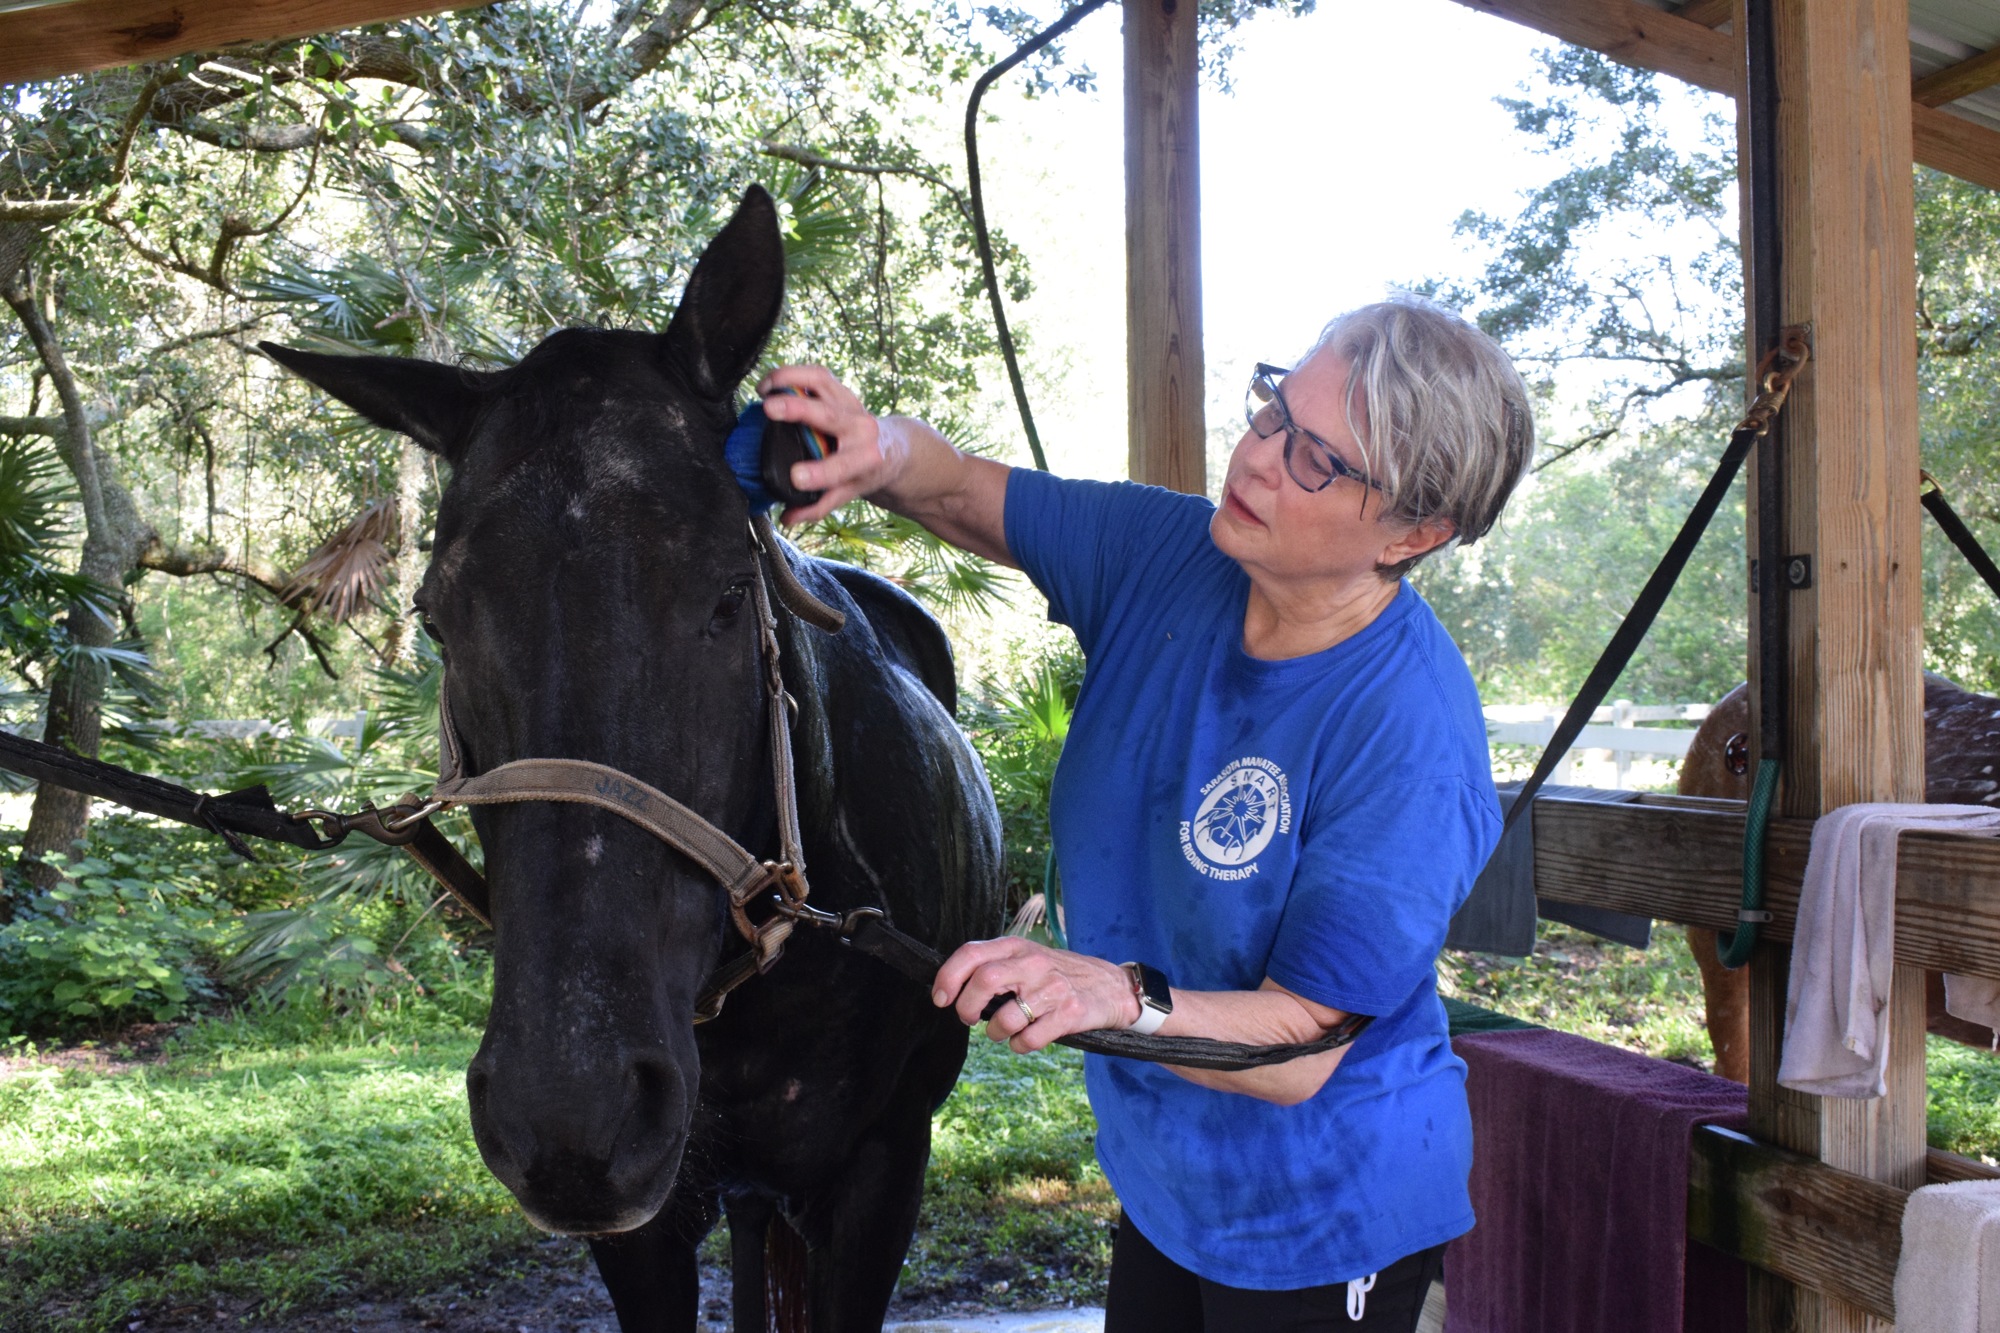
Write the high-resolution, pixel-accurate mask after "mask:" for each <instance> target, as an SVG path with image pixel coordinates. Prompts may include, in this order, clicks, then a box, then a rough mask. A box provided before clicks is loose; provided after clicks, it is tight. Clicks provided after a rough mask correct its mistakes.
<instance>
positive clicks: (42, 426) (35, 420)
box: [0, 417, 68, 440]
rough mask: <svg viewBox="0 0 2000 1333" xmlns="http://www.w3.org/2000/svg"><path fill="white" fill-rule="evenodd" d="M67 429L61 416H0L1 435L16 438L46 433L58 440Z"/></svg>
mask: <svg viewBox="0 0 2000 1333" xmlns="http://www.w3.org/2000/svg"><path fill="white" fill-rule="evenodd" d="M67 429H68V428H67V427H66V426H64V425H63V419H62V418H61V417H0V435H5V436H7V437H8V438H9V439H14V440H19V439H25V438H26V437H28V436H30V435H45V436H47V437H48V438H50V439H52V440H57V439H61V438H62V436H63V433H64V431H65V430H67Z"/></svg>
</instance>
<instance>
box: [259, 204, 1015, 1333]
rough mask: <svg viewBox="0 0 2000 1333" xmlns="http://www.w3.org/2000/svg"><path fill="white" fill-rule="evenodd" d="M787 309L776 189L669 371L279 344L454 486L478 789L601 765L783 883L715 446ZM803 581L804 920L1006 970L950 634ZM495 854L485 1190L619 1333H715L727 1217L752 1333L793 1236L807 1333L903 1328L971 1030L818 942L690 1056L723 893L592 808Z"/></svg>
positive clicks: (893, 599) (743, 567) (744, 561)
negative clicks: (712, 1237) (701, 1275)
mask: <svg viewBox="0 0 2000 1333" xmlns="http://www.w3.org/2000/svg"><path fill="white" fill-rule="evenodd" d="M783 294H784V250H783V245H782V242H781V239H780V235H779V230H778V221H777V214H776V210H775V208H774V206H773V204H772V201H771V198H770V196H769V195H767V194H766V193H765V192H764V191H763V190H762V189H759V188H756V187H752V188H751V189H750V190H749V192H748V193H746V194H745V196H744V198H743V201H742V204H741V206H740V207H739V208H738V210H737V212H736V215H735V217H734V218H732V219H731V220H730V222H729V224H728V225H727V226H726V227H725V228H723V230H722V232H721V233H720V234H719V235H718V236H717V237H716V238H715V240H714V241H713V243H712V244H711V245H710V246H709V248H708V251H707V253H706V254H704V255H703V257H702V259H701V261H700V263H699V264H698V265H697V266H696V268H695V270H694V273H693V275H692V277H690V278H689V280H688V284H687V288H686V291H685V293H684V296H683V299H682V301H681V305H680V309H679V311H678V312H677V313H676V314H675V316H674V319H673V321H672V323H671V324H670V325H669V327H668V329H667V331H666V332H665V333H664V334H647V333H638V332H612V331H603V330H584V329H570V330H564V331H561V332H558V333H554V334H551V335H550V336H549V337H548V338H547V339H546V340H545V341H543V342H542V343H541V345H540V346H538V347H536V348H535V350H534V351H532V352H531V353H529V354H528V356H527V357H525V358H524V359H523V360H522V361H521V362H520V363H519V364H517V365H515V366H514V367H512V368H511V369H508V370H503V371H496V372H471V371H466V370H461V369H457V368H452V367H446V366H441V365H436V364H432V363H428V362H423V361H416V360H405V359H401V358H382V357H336V356H322V355H316V354H310V353H303V352H297V351H289V350H286V349H283V348H275V347H270V346H268V345H267V347H266V350H268V351H269V352H270V353H271V354H272V355H273V356H274V357H276V358H277V359H278V360H279V361H280V362H282V363H283V364H284V365H285V366H287V367H289V368H290V369H291V370H293V371H295V372H297V373H298V374H300V375H302V376H304V377H305V378H307V379H309V380H311V381H312V382H313V383H315V384H317V385H319V386H320V387H321V388H323V389H325V390H326V391H327V392H328V393H330V394H332V395H333V396H335V397H336V398H339V399H340V400H341V401H343V402H345V403H347V404H348V405H349V406H351V407H353V408H354V409H355V410H357V411H359V412H360V413H361V414H362V415H363V416H365V417H367V418H368V419H370V420H371V421H374V422H376V423H378V424H380V425H382V426H386V427H388V428H390V429H392V430H397V431H401V432H403V433H404V434H407V435H409V436H410V437H411V438H413V439H415V440H416V441H417V442H418V443H419V444H421V445H422V446H423V447H424V448H426V449H428V450H430V451H432V452H434V453H435V454H437V455H438V456H439V457H440V458H442V459H443V460H444V461H445V462H447V463H448V464H449V465H450V469H451V471H450V480H449V482H448V484H447V485H446V487H445V490H444V494H443V497H442V500H441V502H440V504H439V509H438V520H437V532H436V542H435V547H434V550H433V554H432V557H431V564H430V569H429V572H428V573H427V575H426V576H425V579H424V582H423V587H422V589H421V593H420V595H419V597H418V598H417V605H418V607H419V609H420V611H421V613H422V615H423V616H424V619H425V627H426V630H427V631H428V632H430V633H432V634H433V636H434V637H435V638H436V639H437V640H438V642H439V643H440V644H441V645H442V651H443V654H444V659H445V664H446V670H445V679H446V690H447V692H448V696H449V701H450V709H451V715H452V718H453V722H454V724H455V727H456V731H457V734H458V736H459V738H460V741H461V743H462V746H463V748H464V759H465V766H466V769H467V771H468V772H472V773H479V772H482V771H484V770H487V769H490V768H492V767H493V766H495V765H498V764H501V763H504V762H507V761H509V760H513V759H522V758H572V759H586V760H592V761H595V762H598V763H601V764H605V765H609V766H611V767H614V768H617V769H621V770H623V771H624V772H626V773H628V774H631V775H633V776H635V777H638V778H640V779H642V780H643V781H645V782H648V783H651V784H652V785H653V786H655V787H658V788H660V789H661V790H663V791H665V792H667V793H670V794H671V795H673V796H674V797H676V798H678V799H679V800H680V801H681V802H683V803H684V804H686V805H688V806H690V807H692V808H693V809H694V810H695V811H696V812H697V813H699V814H700V815H701V816H702V817H704V818H706V819H707V820H709V821H710V822H711V823H713V824H714V825H715V826H716V827H718V828H720V829H722V830H724V831H726V832H728V833H729V834H730V835H731V836H733V837H734V838H735V839H736V840H737V841H738V842H740V843H742V844H743V845H744V846H745V847H747V848H749V849H751V850H752V851H754V852H757V853H759V854H760V855H772V854H774V853H775V852H776V850H777V841H778V835H777V815H776V800H775V796H774V788H773V785H772V784H773V774H772V772H771V768H772V764H771V761H770V759H769V753H770V752H769V749H768V747H767V742H768V740H769V736H768V724H767V722H766V720H765V719H766V710H765V694H764V685H763V681H762V674H761V673H762V663H761V661H760V649H759V635H758V632H757V625H756V620H757V604H756V600H755V598H754V597H752V596H751V595H750V594H751V593H752V591H754V588H755V580H756V578H757V577H758V575H757V565H756V561H757V560H758V558H759V557H758V555H757V554H756V552H755V551H754V549H753V546H752V544H751V542H750V540H749V535H748V533H749V529H748V525H747V515H746V508H745V502H744V499H743V496H742V494H741V492H740V491H739V490H738V488H737V485H736V482H735V480H734V479H733V477H732V474H731V472H730V470H729V468H728V467H727V465H726V464H725V462H724V459H723V456H722V442H723V439H724V437H725V436H726V435H727V434H728V432H729V430H730V427H731V425H732V423H733V420H734V416H735V411H734V407H733V402H732V399H733V396H734V393H735V391H736V388H737V385H738V383H739V381H740V380H741V379H742V378H743V376H744V375H745V374H746V373H747V372H748V371H749V370H750V369H751V367H752V366H753V365H754V364H755V362H756V360H757V357H758V354H759V352H760V350H761V349H762V347H763V345H764V341H765V339H766V337H767V336H768V335H769V334H770V331H771V329H772V326H773V325H774V324H775V323H776V322H777V318H778V313H779V309H780V306H781V305H782V302H783ZM786 554H787V555H788V556H789V559H790V561H791V563H792V564H793V565H794V567H795V568H796V572H797V575H798V578H799V579H800V581H801V582H802V583H804V585H805V586H806V588H807V589H808V590H809V591H810V592H811V593H812V594H814V595H815V596H817V597H818V598H819V599H820V600H821V601H823V602H825V603H827V604H829V605H830V606H833V607H834V608H836V609H839V610H842V611H844V612H845V613H846V616H847V623H846V625H845V627H844V628H843V629H841V630H840V631H839V632H838V633H826V632H823V631H821V630H818V629H814V628H811V627H808V626H806V625H803V624H801V623H800V622H798V621H797V620H795V619H793V618H792V617H790V616H786V615H783V614H781V615H780V617H779V619H780V626H779V633H778V641H779V643H780V646H781V654H780V658H781V662H782V669H783V674H784V683H785V687H786V690H787V691H788V692H789V694H790V695H791V696H793V698H795V699H796V700H797V714H796V722H795V724H794V726H793V742H794V746H795V749H796V753H797V757H798V799H799V807H800V824H801V827H802V830H803V835H804V849H805V853H806V864H807V866H808V870H809V875H810V881H811V888H812V900H811V901H812V903H813V904H814V905H815V906H819V907H823V908H827V909H829V910H833V911H844V910H847V909H852V908H856V907H876V908H880V909H883V910H885V911H886V912H888V914H889V915H890V917H891V919H893V921H894V922H895V924H896V925H897V926H899V927H900V928H901V929H903V930H904V931H907V932H909V933H910V934H913V935H916V936H918V937H920V938H922V939H924V940H925V941H927V942H929V943H930V944H931V945H932V946H934V947H935V948H937V949H939V950H940V951H949V950H950V949H952V948H954V947H956V946H957V945H958V944H960V943H961V942H963V941H964V940H966V939H968V938H971V937H973V936H974V935H977V934H982V933H990V932H991V931H992V929H993V928H994V927H995V926H996V925H997V924H998V918H999V912H1000V879H999V834H998V819H997V816H996V814H995V811H994V807H993V798H992V794H991V791H990V790H989V788H988V786H987V783H986V778H985V774H984V772H983V771H982V769H981V768H980V764H979V761H978V759H977V757H976V756H975V754H974V753H973V751H972V749H971V748H970V746H968V745H967V743H966V741H965V738H964V736H963V735H962V734H961V733H960V732H959V731H958V729H957V727H956V726H955V725H954V723H953V721H952V712H953V707H954V700H955V694H956V688H955V684H954V679H953V673H952V661H951V650H950V646H949V644H948V643H947V642H946V641H945V638H944V635H943V632H942V631H941V630H940V629H939V627H938V625H937V623H936V622H935V621H934V620H932V619H931V618H930V616H928V615H927V614H926V613H925V612H924V611H923V610H922V609H921V608H920V607H919V606H918V605H917V604H916V603H915V602H913V601H912V600H911V599H910V598H909V597H907V596H906V595H904V594H903V593H902V592H901V591H899V590H898V589H896V588H895V587H894V586H892V585H891V584H889V583H887V582H884V581H882V580H880V579H877V578H875V577H873V576H871V575H868V574H865V573H863V572H861V571H858V570H855V569H852V568H848V567H845V566H840V565H833V564H825V563H821V562H818V561H815V560H811V559H808V558H805V557H803V556H801V555H799V554H798V553H797V552H795V551H790V550H789V548H788V549H787V552H786ZM473 817H474V823H475V824H476V826H477V828H478V831H479V837H480V840H481V842H482V843H483V844H484V846H485V851H486V875H487V879H488V881H489V883H490V891H491V908H492V917H493V927H494V942H493V949H494V994H493V1008H492V1013H491V1016H490V1017H489V1019H488V1020H487V1025H486V1037H485V1040H484V1042H482V1043H481V1045H480V1049H479V1054H478V1055H477V1057H476V1058H475V1059H474V1060H473V1062H472V1065H471V1068H470V1069H469V1070H468V1071H467V1075H466V1087H467V1092H468V1094H469V1097H470V1100H471V1109H472V1125H473V1132H474V1134H475V1136H476V1137H477V1140H478V1143H479V1147H480V1151H481V1153H482V1154H483V1155H484V1157H485V1159H486V1163H487V1165H488V1167H489V1168H490V1169H491V1170H492V1171H493V1173H494V1175H495V1176H497V1177H499V1179H500V1180H501V1181H502V1182H504V1183H505V1184H506V1185H507V1187H508V1188H509V1189H510V1190H512V1191H513V1193H514V1195H515V1197H516V1198H517V1199H519V1200H520V1202H521V1206H522V1208H523V1209H524V1210H525V1211H526V1212H527V1215H528V1216H529V1217H530V1218H531V1219H532V1220H533V1221H534V1222H535V1223H536V1224H537V1225H539V1226H542V1227H544V1228H546V1229H548V1230H551V1231H559V1232H570V1233H578V1234H584V1235H588V1236H589V1237H590V1238H591V1240H590V1243H591V1248H592V1251H593V1253H594V1254H595V1256H596V1259H597V1264H598V1268H599V1271H600V1272H601V1273H602V1274H603V1277H604V1280H605V1285H606V1286H607V1287H608V1288H609V1290H610V1292H611V1297H612V1301H613V1303H614V1304H615V1306H616V1308H617V1311H618V1318H619V1322H620V1323H621V1325H623V1327H624V1328H626V1329H627V1330H641V1329H648V1330H650V1329H681V1330H692V1329H693V1328H694V1327H695V1322H696V1315H697V1305H698V1288H697V1283H696V1262H695V1251H696V1246H697V1245H698V1244H699V1243H700V1241H701V1240H702V1238H703V1237H704V1236H705V1235H706V1234H707V1233H708V1232H709V1230H710V1229H711V1228H712V1227H713V1226H714V1224H715V1222H716V1220H717V1216H718V1213H719V1212H726V1213H727V1215H728V1217H729V1224H730V1234H731V1237H732V1255H733V1267H734V1272H735V1322H736V1327H737V1329H738V1330H739V1333H749V1330H761V1329H763V1328H764V1327H765V1321H766V1315H767V1299H766V1262H765V1257H766V1238H767V1230H768V1231H769V1234H770V1236H771V1237H772V1238H773V1240H774V1242H775V1241H776V1240H779V1239H782V1240H784V1241H786V1242H787V1243H789V1244H790V1245H791V1246H792V1247H793V1249H792V1253H793V1254H794V1255H795V1254H796V1245H797V1240H798V1239H801V1238H802V1239H803V1241H804V1248H805V1264H804V1267H805V1307H806V1309H807V1311H808V1312H809V1316H810V1327H811V1328H812V1329H813V1330H814V1331H815V1333H843V1331H844V1330H860V1329H866V1330H871V1331H872V1330H877V1329H879V1328H880V1327H881V1323H882V1318H883V1315H884V1312H885V1311H886V1309H887V1307H888V1303H889V1299H890V1296H891V1295H892V1293H893V1291H894V1288H895V1285H896V1279H897V1275H898V1273H899V1271H900V1269H901V1266H902V1261H903V1256H904V1253H905V1251H906V1250H907V1248H908V1246H909V1241H910V1237H911V1234H912V1232H913V1231H914V1229H915V1226H916V1219H917V1206H918V1201H919V1197H920V1195H921V1191H922V1185H923V1174H924V1167H925V1163H926V1162H927V1160H928V1158H929V1155H930V1124H931V1115H932V1113H933V1112H934V1111H935V1110H936V1108H937V1107H938V1105H939V1103H941V1102H942V1101H943V1100H944V1098H945V1096H946V1095H947V1094H948V1093H949V1091H950V1089H951V1087H952V1084H953V1082H954V1081H955V1080H956V1078H957V1077H958V1071H959V1067H960V1065H961V1064H962V1063H963V1061H964V1058H965V1049H966V1030H965V1028H964V1027H963V1026H961V1025H960V1024H959V1023H958V1022H957V1020H956V1019H955V1018H954V1017H953V1016H952V1014H951V1013H950V1012H949V1011H940V1010H937V1009H934V1008H933V1007H932V1006H931V1004H930V999H929V996H928V995H927V994H926V991H925V988H924V987H923V986H920V985H917V984H913V983H912V982H910V981H908V980H906V979H905V978H903V977H902V976H900V975H898V974H896V973H895V972H893V971H891V970H890V969H889V968H888V967H886V966H884V965H883V964H882V963H880V962H878V961H876V960H874V959H872V958H869V957H867V956H864V955H861V954H859V953H857V952H855V951H854V950H852V949H849V948H846V947H845V946H843V945H842V944H840V943H839V942H838V941H837V940H835V939H833V938H831V937H830V936H828V935H825V934H821V933H816V932H810V931H806V930H799V931H797V932H796V933H795V934H794V935H793V937H792V940H791V942H790V944H789V945H788V947H787V951H786V953H785V956H784V957H783V958H782V959H781V960H780V961H779V962H778V963H777V965H776V966H775V967H774V968H773V969H772V970H771V971H770V972H769V973H768V974H766V975H764V976H761V977H755V978H753V979H751V980H750V981H749V982H748V984H746V985H744V986H743V987H742V988H741V989H739V990H737V991H735V992H734V993H733V995H732V996H731V997H730V999H729V1001H728V1003H727V1005H726V1007H725V1009H724V1010H723V1012H722V1014H721V1015H720V1017H718V1018H717V1019H715V1020H714V1021H713V1022H709V1023H706V1024H703V1025H701V1026H699V1027H697V1026H696V1025H695V1023H694V1006H695V1001H696V997H697V994H698V993H699V992H700V991H701V989H702V986H703V983H704V981H705V980H706V979H707V978H708V977H709V976H710V975H711V974H712V973H714V972H715V971H716V970H717V968H718V966H719V965H720V964H722V963H724V962H726V961H728V960H729V959H730V958H731V957H733V956H734V954H735V953H737V952H740V951H741V950H742V949H743V948H744V947H745V946H744V945H743V944H742V943H741V941H740V940H739V939H738V938H737V936H736V934H735V932H734V931H732V930H731V928H730V918H729V913H728V911H727V906H726V903H725V898H724V893H723V890H722V889H721V888H720V887H719V886H718V885H717V884H716V883H715V882H714V881H713V880H712V879H711V878H710V877H709V876H707V875H705V874H703V873H702V872H701V871H700V870H698V869H697V868H696V867H695V866H694V865H693V863H691V862H689V861H688V860H686V859H685V858H684V857H682V856H681V855H680V854H679V853H677V852H674V851H672V850H670V849H669V848H668V847H667V846H665V845H664V844H663V843H661V842H659V841H656V840H655V839H654V838H652V837H650V836H648V835H647V834H646V833H644V832H642V831H641V830H640V829H638V828H637V827H635V826H634V825H632V824H630V823H628V822H626V821H625V820H624V819H621V818H619V817H617V816H616V815H613V814H610V813H607V812H606V811H603V810H600V809H596V808H593V807H589V806H583V805H573V804H548V803H536V804H521V805H504V806H485V807H481V808H479V809H477V810H475V811H474V815H473ZM774 1218H777V1219H781V1223H780V1225H779V1226H778V1227H776V1228H772V1227H771V1223H772V1221H773V1219H774ZM793 1233H796V1234H795V1235H794V1234H793ZM782 1251H783V1246H781V1245H777V1244H774V1246H773V1252H774V1253H779V1252H782ZM778 1290H780V1291H783V1290H785V1288H784V1286H783V1284H782V1283H779V1284H778ZM783 1303H785V1304H789V1303H790V1302H789V1301H787V1302H783Z"/></svg>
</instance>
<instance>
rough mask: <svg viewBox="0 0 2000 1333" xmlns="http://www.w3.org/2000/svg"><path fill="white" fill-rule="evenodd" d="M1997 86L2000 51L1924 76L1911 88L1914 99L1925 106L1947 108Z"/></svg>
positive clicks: (1974, 57)
mask: <svg viewBox="0 0 2000 1333" xmlns="http://www.w3.org/2000/svg"><path fill="white" fill-rule="evenodd" d="M1996 83H2000V47H1995V48H1994V49H1993V50H1991V51H1981V52H1980V53H1979V54H1978V55H1976V56H1973V57H1972V58H1971V59H1970V60H1961V61H1959V62H1958V63H1957V64H1956V65H1947V66H1945V67H1944V68H1943V69H1941V70H1938V71H1936V72H1935V73H1932V74H1926V75H1924V77H1922V78H1921V79H1918V80H1917V81H1916V83H1915V84H1913V85H1912V86H1911V88H1910V96H1911V97H1912V98H1913V99H1915V100H1916V102H1917V103H1918V104H1919V105H1921V106H1943V105H1944V104H1945V103H1946V102H1956V101H1957V100H1958V99H1959V98H1961V97H1970V96H1972V95H1973V94H1974V93H1976V92H1980V91H1982V90H1984V89H1987V88H1991V87H1992V86H1993V85H1994V84H1996Z"/></svg>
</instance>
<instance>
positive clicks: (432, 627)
mask: <svg viewBox="0 0 2000 1333" xmlns="http://www.w3.org/2000/svg"><path fill="white" fill-rule="evenodd" d="M410 609H411V610H412V611H415V612H416V613H417V628H418V629H421V630H422V631H423V632H424V633H425V634H427V635H429V636H430V639H431V642H433V643H443V642H444V636H443V635H442V634H439V633H438V627H437V625H436V623H435V622H433V621H432V620H431V618H430V617H429V616H428V615H426V614H424V609H423V608H422V607H420V606H413V607H411V608H410Z"/></svg>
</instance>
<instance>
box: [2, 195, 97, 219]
mask: <svg viewBox="0 0 2000 1333" xmlns="http://www.w3.org/2000/svg"><path fill="white" fill-rule="evenodd" d="M90 206H91V205H90V200H88V199H0V222H61V221H62V220H63V219H64V218H70V217H75V216H76V215H77V214H78V213H81V212H83V210H85V209H86V208H89V207H90Z"/></svg>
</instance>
